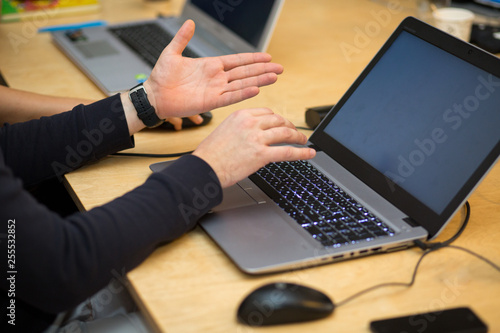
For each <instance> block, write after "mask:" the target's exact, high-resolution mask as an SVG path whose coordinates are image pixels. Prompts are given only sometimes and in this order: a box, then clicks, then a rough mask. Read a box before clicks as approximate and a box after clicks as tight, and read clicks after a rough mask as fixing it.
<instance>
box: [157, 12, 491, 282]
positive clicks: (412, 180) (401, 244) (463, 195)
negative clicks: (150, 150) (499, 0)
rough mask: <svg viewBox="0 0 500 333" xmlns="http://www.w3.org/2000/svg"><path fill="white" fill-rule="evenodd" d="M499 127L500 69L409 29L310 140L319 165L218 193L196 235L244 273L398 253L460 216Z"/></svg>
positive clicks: (407, 23)
mask: <svg viewBox="0 0 500 333" xmlns="http://www.w3.org/2000/svg"><path fill="white" fill-rule="evenodd" d="M499 124H500V59H498V58H497V57H495V56H493V55H491V54H488V53H486V52H484V51H482V50H480V49H479V48H476V47H474V46H472V45H470V44H468V43H465V42H463V41H461V40H458V39H456V38H454V37H452V36H450V35H447V34H446V33H444V32H442V31H439V30H437V29H435V28H433V27H431V26H429V25H427V24H425V23H423V22H421V21H419V20H417V19H415V18H412V17H409V18H406V19H405V20H404V21H403V22H402V23H401V24H400V26H399V27H398V28H397V29H396V30H395V32H394V33H393V34H392V35H391V37H390V38H389V39H388V41H387V42H386V43H385V44H384V46H383V47H382V48H381V49H380V51H379V52H378V53H377V54H376V56H375V57H374V59H373V60H372V61H371V62H370V63H369V64H368V66H367V67H366V68H365V69H364V70H363V72H362V73H361V74H360V76H359V77H358V78H357V79H356V81H355V82H354V83H353V84H352V86H351V87H350V88H349V89H348V91H347V92H346V93H345V95H344V96H343V97H342V98H341V99H340V101H339V102H338V103H337V104H336V105H335V106H334V107H333V108H332V110H330V112H329V113H328V115H327V116H326V117H325V118H324V120H323V121H322V122H321V123H320V125H319V126H318V127H317V128H316V130H315V131H314V132H313V134H312V135H311V137H310V139H309V142H308V145H309V146H312V147H314V148H315V149H316V150H317V156H316V157H315V158H314V159H312V160H310V161H308V162H304V163H302V162H293V163H272V164H270V165H268V166H266V167H265V168H263V169H261V170H259V171H258V172H257V173H256V174H254V175H251V176H250V177H249V178H248V179H245V180H243V181H241V182H239V183H238V184H237V185H235V186H232V187H230V188H227V189H225V190H224V193H223V195H224V198H223V202H222V203H221V204H220V205H219V206H218V207H215V208H214V209H213V211H212V212H211V213H209V214H207V215H206V216H204V217H203V218H202V220H201V222H200V225H201V227H202V228H203V229H204V230H205V231H206V233H207V234H208V235H209V236H210V237H211V238H212V239H213V240H214V241H215V242H216V243H217V244H218V245H219V246H220V247H221V248H222V250H223V251H224V252H225V253H226V254H227V255H228V256H229V257H230V258H231V259H232V261H234V263H235V264H236V265H237V266H238V267H239V268H240V269H241V270H243V271H244V272H247V273H249V274H262V273H270V272H277V271H282V270H291V269H297V268H302V267H306V266H311V265H319V264H325V263H331V262H336V261H340V260H345V259H351V258H356V257H360V256H366V255H370V254H376V253H383V252H390V251H396V250H401V249H405V248H407V247H410V246H412V245H413V244H414V241H415V240H417V239H418V240H430V239H433V238H435V237H436V236H437V235H438V234H439V233H440V231H441V230H442V229H443V228H444V227H445V226H446V224H447V223H448V222H449V221H450V219H451V218H452V217H453V216H454V215H455V213H457V212H458V211H460V209H461V207H463V205H464V204H465V201H466V200H467V198H468V197H469V195H470V194H471V192H472V191H473V190H474V188H475V187H476V186H477V185H478V183H479V182H480V181H481V179H482V178H483V177H484V176H485V175H486V174H487V172H488V171H489V170H490V168H491V167H492V166H493V165H494V164H495V162H496V161H497V159H498V156H499V153H500V144H499V139H500V131H499V130H498V126H499ZM290 164H291V166H290ZM165 166H166V164H165V162H163V163H158V164H155V165H152V166H151V169H152V170H153V171H157V170H160V169H162V168H164V167H165ZM299 169H306V170H305V173H306V176H299V174H298V172H299ZM280 170H282V171H283V170H285V171H289V172H291V174H292V175H291V176H289V177H287V176H283V175H280V174H279V172H280ZM304 177H312V178H313V183H315V184H316V185H317V186H313V187H312V188H311V187H310V185H308V184H306V183H305V180H304ZM289 183H293V184H292V185H293V186H289ZM271 186H275V187H277V188H278V189H279V190H284V192H285V193H284V195H283V197H282V198H280V197H279V196H278V195H277V194H276V192H273V190H271V189H270V187H271ZM325 187H326V190H327V192H329V193H328V194H327V196H325V194H322V193H320V191H319V190H320V189H322V188H325ZM342 194H346V195H347V197H346V198H341V195H342ZM311 197H313V198H314V197H318V199H319V201H320V203H321V207H320V208H319V209H313V211H312V212H306V210H307V208H304V202H308V201H310V200H311ZM297 198H299V199H300V200H302V203H300V206H299V208H296V207H295V206H294V205H296V203H294V200H295V199H297ZM300 200H299V201H300ZM334 206H339V207H340V208H341V211H340V213H338V212H337V213H336V212H333V211H332V210H331V207H334ZM325 212H326V215H325V216H326V217H321V216H320V217H318V215H321V214H324V213H325ZM306 213H307V214H309V213H312V215H313V217H306V216H305V215H306ZM314 214H316V216H315V215H314ZM296 218H297V220H296ZM356 220H357V221H356ZM377 227H379V228H378V229H377ZM352 235H357V237H358V239H354V240H351V239H350V238H349V237H348V236H352Z"/></svg>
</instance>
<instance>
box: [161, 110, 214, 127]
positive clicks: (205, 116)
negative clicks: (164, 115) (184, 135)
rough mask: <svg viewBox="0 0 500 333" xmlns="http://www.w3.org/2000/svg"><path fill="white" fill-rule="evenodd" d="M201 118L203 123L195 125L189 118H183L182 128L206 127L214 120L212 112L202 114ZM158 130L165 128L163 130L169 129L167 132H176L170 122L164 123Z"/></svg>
mask: <svg viewBox="0 0 500 333" xmlns="http://www.w3.org/2000/svg"><path fill="white" fill-rule="evenodd" d="M200 116H201V117H202V118H203V121H202V122H201V124H195V123H193V122H192V121H191V120H189V118H187V117H185V118H182V128H190V127H197V126H204V125H206V124H208V123H209V122H210V121H211V120H212V117H213V116H212V112H210V111H209V112H204V113H202V114H200ZM158 128H163V129H167V130H175V128H174V125H172V124H171V123H169V122H164V123H163V124H161V125H160V126H158Z"/></svg>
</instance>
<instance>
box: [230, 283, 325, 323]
mask: <svg viewBox="0 0 500 333" xmlns="http://www.w3.org/2000/svg"><path fill="white" fill-rule="evenodd" d="M334 308H335V305H334V304H333V302H332V300H331V299H330V298H329V297H328V296H326V295H325V294H324V293H322V292H320V291H318V290H315V289H313V288H309V287H306V286H302V285H298V284H294V283H287V282H277V283H271V284H266V285H264V286H262V287H260V288H258V289H256V290H254V291H252V292H251V293H250V294H249V295H248V296H246V297H245V299H244V300H243V301H242V302H241V304H240V307H239V308H238V312H237V316H238V319H239V320H240V321H241V322H243V323H245V324H247V325H250V326H267V325H278V324H288V323H297V322H304V321H310V320H316V319H321V318H325V317H327V316H329V315H330V314H331V313H332V312H333V310H334Z"/></svg>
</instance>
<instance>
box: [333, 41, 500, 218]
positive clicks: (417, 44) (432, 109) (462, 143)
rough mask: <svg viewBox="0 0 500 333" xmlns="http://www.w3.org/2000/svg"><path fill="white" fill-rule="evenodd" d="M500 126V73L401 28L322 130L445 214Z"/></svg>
mask: <svg viewBox="0 0 500 333" xmlns="http://www.w3.org/2000/svg"><path fill="white" fill-rule="evenodd" d="M499 126H500V78H499V77H496V76H493V75H491V74H489V73H487V72H486V71H483V70H482V69H480V68H478V67H475V66H473V65H471V64H469V63H468V62H466V61H464V60H462V59H460V58H458V57H455V56H453V55H451V54H450V53H448V52H445V51H443V50H441V49H440V48H437V47H435V46H433V45H432V44H430V43H428V42H426V41H423V40H422V39H420V38H417V37H415V36H414V35H412V34H410V33H408V32H406V31H403V32H401V34H400V35H399V36H398V37H397V38H396V40H395V41H394V42H393V44H392V45H391V46H390V47H389V49H388V50H387V51H386V53H385V54H384V55H383V57H382V58H381V59H380V60H379V61H378V62H377V64H376V65H375V66H374V67H373V69H372V70H371V71H370V72H369V73H368V75H367V76H366V77H365V78H364V80H363V81H362V82H361V84H360V85H359V86H358V87H357V88H356V89H355V90H354V92H353V93H352V95H351V96H350V97H349V98H348V99H347V101H346V102H345V104H343V105H342V106H341V108H340V110H338V111H337V113H336V114H335V116H334V117H333V118H332V119H331V122H330V123H329V124H327V125H326V127H325V132H326V133H327V134H328V135H329V136H331V137H332V138H333V139H335V140H337V141H338V142H339V143H341V144H342V145H344V146H345V147H347V148H348V149H350V150H351V151H352V152H354V153H355V154H357V155H358V156H359V157H360V158H361V159H363V160H364V161H366V162H367V163H368V164H369V165H371V166H372V167H374V168H375V169H377V170H378V171H380V173H382V174H383V175H385V176H386V177H388V178H389V179H391V180H392V181H393V182H394V183H396V184H397V185H399V186H400V187H401V188H403V189H404V190H405V191H407V192H408V193H410V194H411V195H412V196H414V197H415V198H417V199H418V200H420V201H421V202H422V203H424V204H425V205H426V206H427V207H429V208H430V209H431V210H433V211H434V212H436V213H437V214H441V213H442V212H443V210H444V209H445V208H446V207H447V205H448V204H449V203H450V201H451V200H452V199H453V198H454V197H455V195H456V194H457V192H459V191H460V189H461V188H462V187H463V186H464V184H465V183H466V182H467V181H468V180H469V179H470V177H471V176H472V174H473V173H474V172H475V171H476V169H477V168H478V167H479V165H480V164H481V163H482V162H483V161H484V159H485V158H486V157H487V156H488V154H490V153H491V151H492V149H493V148H494V147H495V146H496V145H497V144H498V142H499V140H500V130H499Z"/></svg>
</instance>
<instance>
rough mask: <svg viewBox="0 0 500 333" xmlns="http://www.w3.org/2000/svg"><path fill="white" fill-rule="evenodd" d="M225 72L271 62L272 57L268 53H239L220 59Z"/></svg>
mask: <svg viewBox="0 0 500 333" xmlns="http://www.w3.org/2000/svg"><path fill="white" fill-rule="evenodd" d="M219 59H220V60H221V61H222V64H223V66H224V70H225V71H229V70H231V69H233V68H236V67H238V66H245V65H249V64H253V63H260V62H264V63H265V62H270V61H271V55H270V54H268V53H262V52H256V53H238V54H230V55H225V56H221V57H219Z"/></svg>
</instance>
